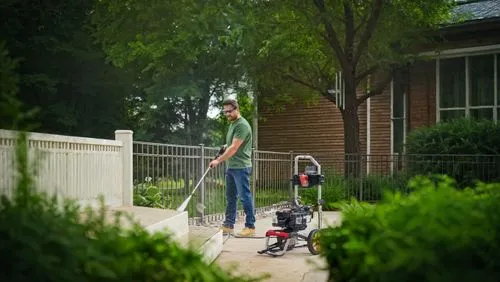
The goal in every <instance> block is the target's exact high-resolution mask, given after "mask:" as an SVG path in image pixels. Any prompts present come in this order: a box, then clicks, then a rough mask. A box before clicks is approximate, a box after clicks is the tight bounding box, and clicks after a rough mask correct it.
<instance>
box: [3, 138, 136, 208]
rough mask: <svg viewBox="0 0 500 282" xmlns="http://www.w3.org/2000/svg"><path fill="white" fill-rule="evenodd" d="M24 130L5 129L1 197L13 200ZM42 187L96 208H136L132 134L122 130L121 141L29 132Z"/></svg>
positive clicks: (31, 149) (32, 157) (39, 184)
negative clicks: (20, 137)
mask: <svg viewBox="0 0 500 282" xmlns="http://www.w3.org/2000/svg"><path fill="white" fill-rule="evenodd" d="M17 136H18V132H15V131H9V130H2V129H0V193H2V194H6V195H8V196H11V195H12V193H13V189H14V186H15V184H16V177H17V174H16V162H15V145H16V139H17ZM28 148H29V156H30V161H31V162H34V165H33V167H35V168H36V170H37V173H36V175H35V180H36V182H37V189H40V190H43V191H44V192H47V193H49V194H51V195H53V194H56V195H57V196H58V197H64V198H71V199H75V200H78V201H79V202H80V203H81V204H83V205H95V204H96V203H97V200H98V198H99V196H100V195H102V196H104V199H105V203H106V205H108V206H111V207H116V206H122V205H132V191H133V186H132V185H133V184H132V131H129V130H117V131H116V132H115V140H106V139H95V138H83V137H74V136H63V135H53V134H42V133H28Z"/></svg>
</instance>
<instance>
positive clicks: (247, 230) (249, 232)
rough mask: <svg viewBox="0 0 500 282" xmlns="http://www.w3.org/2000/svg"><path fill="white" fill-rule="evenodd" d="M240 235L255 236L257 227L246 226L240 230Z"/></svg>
mask: <svg viewBox="0 0 500 282" xmlns="http://www.w3.org/2000/svg"><path fill="white" fill-rule="evenodd" d="M238 236H240V237H253V236H255V228H248V227H245V228H243V229H242V230H241V231H240V233H238Z"/></svg>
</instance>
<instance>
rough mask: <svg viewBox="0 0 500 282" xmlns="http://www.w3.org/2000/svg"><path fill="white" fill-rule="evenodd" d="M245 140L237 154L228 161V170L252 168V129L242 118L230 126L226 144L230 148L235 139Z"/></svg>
mask: <svg viewBox="0 0 500 282" xmlns="http://www.w3.org/2000/svg"><path fill="white" fill-rule="evenodd" d="M234 138H238V139H240V140H243V143H242V144H241V146H240V147H239V148H238V150H237V151H236V153H234V155H233V156H232V157H231V158H229V159H228V160H227V167H228V168H247V167H252V128H251V127H250V124H249V123H248V121H247V120H246V119H245V118H243V117H240V118H239V119H237V120H235V121H234V122H232V123H231V124H230V125H229V129H228V131H227V135H226V144H227V145H228V146H229V145H231V143H233V139H234Z"/></svg>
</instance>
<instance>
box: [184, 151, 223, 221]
mask: <svg viewBox="0 0 500 282" xmlns="http://www.w3.org/2000/svg"><path fill="white" fill-rule="evenodd" d="M225 151H226V145H224V146H222V147H221V148H220V149H219V152H217V155H215V158H214V159H216V158H218V157H219V156H220V155H222V154H224V152H225ZM210 169H211V167H208V168H207V170H206V171H205V173H204V174H203V176H202V177H201V178H200V181H198V183H197V184H196V186H195V187H194V189H193V192H191V194H189V197H187V198H186V199H185V200H184V202H182V204H181V205H180V206H179V207H178V208H177V211H185V210H186V208H187V206H188V204H189V201H191V198H192V197H193V195H194V193H195V192H196V189H198V186H200V184H201V182H202V181H203V180H204V179H205V176H206V175H207V173H208V172H209V171H210Z"/></svg>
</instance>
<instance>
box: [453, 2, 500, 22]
mask: <svg viewBox="0 0 500 282" xmlns="http://www.w3.org/2000/svg"><path fill="white" fill-rule="evenodd" d="M457 2H458V5H457V6H455V7H454V8H453V14H454V16H456V17H459V18H462V17H465V18H463V20H465V21H477V20H484V19H492V18H496V17H499V18H500V0H479V1H478V0H476V1H457Z"/></svg>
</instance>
